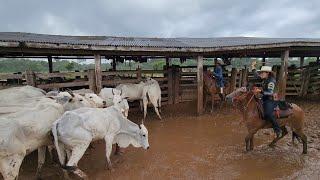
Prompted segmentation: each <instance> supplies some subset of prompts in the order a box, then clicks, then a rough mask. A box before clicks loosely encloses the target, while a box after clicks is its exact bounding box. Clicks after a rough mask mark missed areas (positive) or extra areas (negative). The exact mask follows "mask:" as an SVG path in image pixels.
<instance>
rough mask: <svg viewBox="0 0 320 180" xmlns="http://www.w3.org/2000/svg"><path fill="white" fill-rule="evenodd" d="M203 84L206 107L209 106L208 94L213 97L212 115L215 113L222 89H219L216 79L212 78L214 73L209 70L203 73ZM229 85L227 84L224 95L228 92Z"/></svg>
mask: <svg viewBox="0 0 320 180" xmlns="http://www.w3.org/2000/svg"><path fill="white" fill-rule="evenodd" d="M203 82H204V88H203V90H204V98H205V100H204V107H206V105H207V99H208V98H206V96H207V94H210V96H211V113H212V112H213V105H214V103H215V100H216V98H217V97H218V94H219V92H220V89H219V88H218V87H217V83H216V79H215V78H214V77H212V72H211V71H209V70H207V71H204V72H203ZM228 85H229V84H228V83H225V87H224V93H225V91H226V90H228V89H229V86H228ZM221 105H222V103H221Z"/></svg>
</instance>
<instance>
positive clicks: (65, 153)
mask: <svg viewBox="0 0 320 180" xmlns="http://www.w3.org/2000/svg"><path fill="white" fill-rule="evenodd" d="M59 147H61V145H60V146H59ZM60 152H62V151H60ZM61 154H62V155H63V162H65V160H66V159H67V160H69V159H70V157H71V150H70V149H64V151H63V153H61ZM63 165H65V163H64V164H63ZM62 170H63V175H64V179H68V180H69V179H71V178H70V177H69V173H68V170H66V169H62Z"/></svg>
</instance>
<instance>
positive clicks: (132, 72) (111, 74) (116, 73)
mask: <svg viewBox="0 0 320 180" xmlns="http://www.w3.org/2000/svg"><path fill="white" fill-rule="evenodd" d="M137 73H138V72H137V71H136V70H134V71H128V70H123V71H108V72H102V73H101V75H103V76H115V75H118V76H119V75H133V74H134V75H136V74H137Z"/></svg>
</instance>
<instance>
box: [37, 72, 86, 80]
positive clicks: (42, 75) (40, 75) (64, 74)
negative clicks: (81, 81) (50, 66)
mask: <svg viewBox="0 0 320 180" xmlns="http://www.w3.org/2000/svg"><path fill="white" fill-rule="evenodd" d="M35 75H36V76H37V77H38V78H41V79H48V78H54V77H68V76H72V77H73V76H85V75H88V73H87V72H59V73H35Z"/></svg>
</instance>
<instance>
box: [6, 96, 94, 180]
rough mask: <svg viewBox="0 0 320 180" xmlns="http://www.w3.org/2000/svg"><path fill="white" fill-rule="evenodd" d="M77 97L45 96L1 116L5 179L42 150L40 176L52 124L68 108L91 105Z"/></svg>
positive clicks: (39, 162)
mask: <svg viewBox="0 0 320 180" xmlns="http://www.w3.org/2000/svg"><path fill="white" fill-rule="evenodd" d="M83 99H84V98H82V99H79V98H77V97H73V98H69V97H66V96H63V97H62V96H56V97H54V98H53V99H50V98H48V97H42V98H40V99H39V101H38V103H35V104H34V105H33V108H27V109H25V110H22V111H19V112H16V113H11V114H9V115H7V116H3V117H1V118H0V172H1V173H2V176H3V178H4V179H5V180H11V179H15V178H17V176H18V174H19V168H20V165H21V162H22V160H23V159H24V157H25V156H26V155H27V154H29V153H30V152H32V151H34V150H36V149H38V168H37V176H38V177H39V176H40V170H41V167H42V165H43V163H44V160H45V148H46V146H47V145H49V144H50V143H51V141H50V137H49V132H50V130H51V127H52V123H53V122H54V121H56V120H57V119H58V118H59V117H61V115H62V114H63V113H64V111H65V110H66V109H69V110H72V109H75V108H79V107H91V104H90V103H88V102H87V101H84V100H83Z"/></svg>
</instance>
